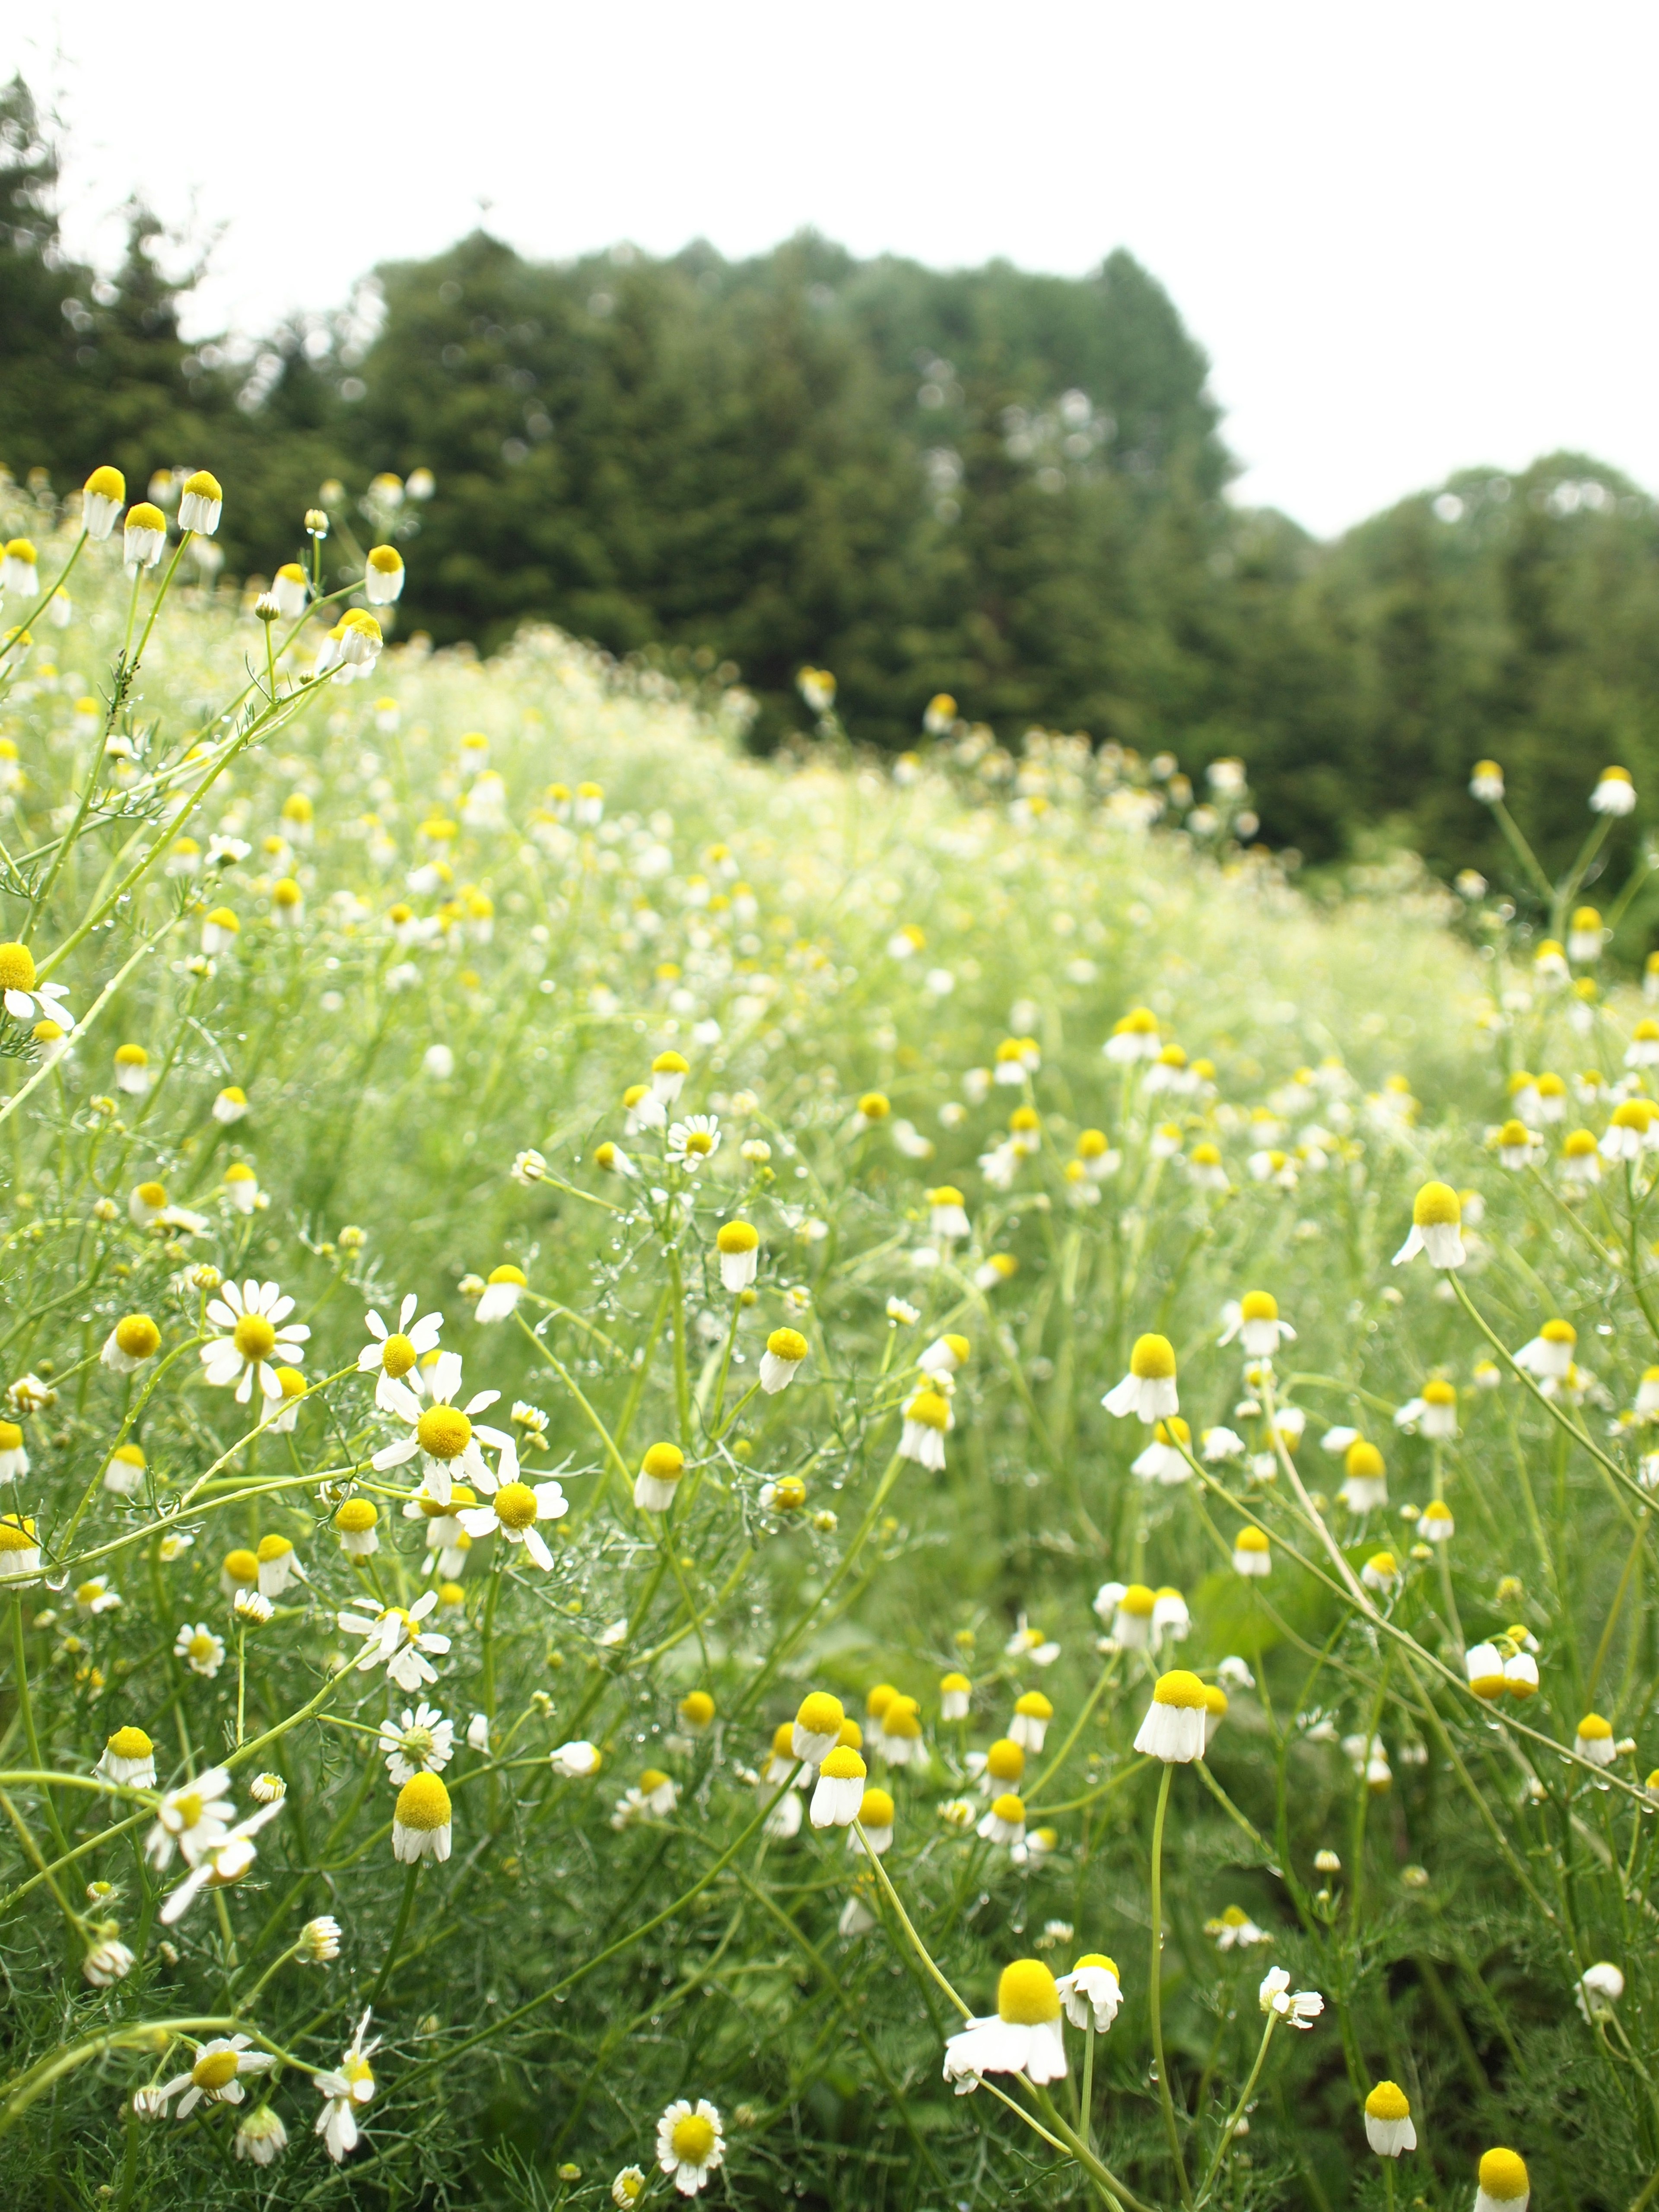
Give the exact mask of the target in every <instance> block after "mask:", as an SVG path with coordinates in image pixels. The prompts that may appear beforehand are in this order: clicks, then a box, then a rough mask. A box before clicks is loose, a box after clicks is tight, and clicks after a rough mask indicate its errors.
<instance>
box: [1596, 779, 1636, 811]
mask: <svg viewBox="0 0 1659 2212" xmlns="http://www.w3.org/2000/svg"><path fill="white" fill-rule="evenodd" d="M1589 804H1590V811H1591V812H1592V813H1595V814H1613V815H1619V814H1629V813H1632V812H1633V811H1634V810H1635V806H1636V787H1635V785H1634V784H1633V783H1632V781H1631V774H1630V770H1629V769H1627V768H1604V769H1602V771H1601V776H1600V778H1599V780H1598V781H1597V783H1596V786H1595V790H1594V791H1593V792H1591V793H1590V796H1589Z"/></svg>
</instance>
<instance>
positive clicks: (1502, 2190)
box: [1480, 2150, 1531, 2203]
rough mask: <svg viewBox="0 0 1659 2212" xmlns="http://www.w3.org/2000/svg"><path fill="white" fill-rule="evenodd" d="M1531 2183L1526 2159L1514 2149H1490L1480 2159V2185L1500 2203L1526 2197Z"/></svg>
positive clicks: (1489, 2195)
mask: <svg viewBox="0 0 1659 2212" xmlns="http://www.w3.org/2000/svg"><path fill="white" fill-rule="evenodd" d="M1480 2186H1481V2188H1482V2189H1484V2190H1485V2191H1486V2194H1487V2196H1488V2197H1497V2198H1498V2201H1499V2202H1500V2203H1507V2202H1509V2201H1510V2200H1511V2199H1513V2198H1516V2197H1524V2196H1525V2195H1526V2194H1527V2192H1528V2190H1529V2189H1530V2187H1531V2184H1530V2182H1529V2181H1528V2179H1527V2163H1526V2160H1524V2159H1523V2158H1522V2157H1520V2156H1519V2155H1518V2154H1516V2152H1514V2151H1512V2150H1489V2151H1488V2152H1487V2153H1486V2156H1485V2157H1484V2158H1483V2159H1482V2160H1481V2161H1480Z"/></svg>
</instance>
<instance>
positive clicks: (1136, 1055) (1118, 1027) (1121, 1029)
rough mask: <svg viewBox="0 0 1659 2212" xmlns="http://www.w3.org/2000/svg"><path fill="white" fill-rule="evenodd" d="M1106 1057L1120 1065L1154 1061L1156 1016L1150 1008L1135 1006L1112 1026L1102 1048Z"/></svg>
mask: <svg viewBox="0 0 1659 2212" xmlns="http://www.w3.org/2000/svg"><path fill="white" fill-rule="evenodd" d="M1102 1049H1103V1051H1104V1053H1105V1054H1106V1057H1107V1059H1108V1060H1114V1061H1116V1062H1117V1063H1119V1064H1120V1065H1128V1064H1132V1063H1133V1061H1135V1060H1156V1059H1157V1058H1158V1016H1157V1015H1156V1014H1155V1013H1153V1012H1152V1009H1151V1007H1150V1006H1135V1007H1133V1008H1132V1009H1131V1010H1130V1012H1128V1013H1127V1014H1125V1015H1123V1016H1122V1017H1121V1018H1120V1019H1119V1020H1117V1021H1115V1022H1114V1023H1113V1024H1112V1034H1111V1035H1110V1036H1109V1037H1108V1038H1107V1040H1106V1042H1105V1044H1104V1046H1103V1048H1102Z"/></svg>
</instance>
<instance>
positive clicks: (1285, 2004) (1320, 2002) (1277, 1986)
mask: <svg viewBox="0 0 1659 2212" xmlns="http://www.w3.org/2000/svg"><path fill="white" fill-rule="evenodd" d="M1257 1994H1258V1996H1259V1997H1260V1999H1261V2009H1262V2011H1263V2012H1265V2013H1271V2014H1273V2015H1274V2016H1275V2017H1276V2018H1277V2019H1279V2020H1283V2021H1289V2022H1290V2024H1291V2027H1300V2028H1310V2027H1312V2026H1313V2024H1314V2022H1315V2021H1316V2020H1317V2019H1318V2017H1319V2015H1320V2014H1321V2013H1322V2012H1323V2011H1324V2009H1325V2000H1324V1998H1323V1997H1322V1996H1320V1994H1319V1992H1318V1990H1291V1978H1290V1976H1289V1975H1288V1974H1287V1973H1286V1972H1285V1969H1284V1967H1283V1966H1269V1967H1268V1969H1267V1972H1266V1973H1265V1974H1264V1975H1263V1976H1262V1978H1261V1989H1260V1990H1259V1991H1258V1992H1257Z"/></svg>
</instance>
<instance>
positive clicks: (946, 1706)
mask: <svg viewBox="0 0 1659 2212" xmlns="http://www.w3.org/2000/svg"><path fill="white" fill-rule="evenodd" d="M973 1696H974V1686H973V1684H972V1683H971V1682H970V1681H969V1679H968V1677H967V1676H966V1675H965V1674H943V1675H941V1676H940V1678H939V1718H940V1719H941V1720H945V1721H965V1720H966V1719H967V1717H968V1709H969V1705H971V1704H972V1702H973Z"/></svg>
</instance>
